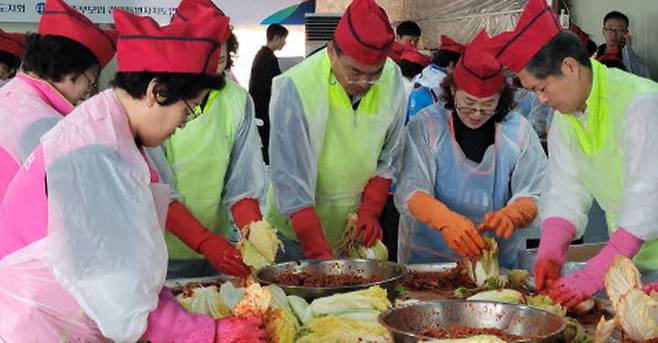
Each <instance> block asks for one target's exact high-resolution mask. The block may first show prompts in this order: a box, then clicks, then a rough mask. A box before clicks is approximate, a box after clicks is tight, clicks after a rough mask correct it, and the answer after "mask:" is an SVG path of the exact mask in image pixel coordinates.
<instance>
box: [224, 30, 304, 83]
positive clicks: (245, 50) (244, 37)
mask: <svg viewBox="0 0 658 343" xmlns="http://www.w3.org/2000/svg"><path fill="white" fill-rule="evenodd" d="M286 28H287V29H288V38H287V39H286V46H284V47H283V49H282V50H281V51H277V52H275V54H276V56H277V57H287V56H304V40H305V38H306V35H305V33H304V26H303V25H286ZM266 29H267V26H265V25H240V26H236V27H235V29H234V30H233V32H235V35H236V36H237V37H238V42H239V43H240V47H239V49H238V56H237V58H236V60H235V61H234V66H233V74H234V75H235V76H236V78H237V79H238V82H239V83H240V84H241V85H242V86H243V87H244V88H248V87H249V75H250V74H251V62H253V60H254V56H256V53H257V52H258V50H260V48H261V46H263V45H265V43H267V38H266V35H265V30H266Z"/></svg>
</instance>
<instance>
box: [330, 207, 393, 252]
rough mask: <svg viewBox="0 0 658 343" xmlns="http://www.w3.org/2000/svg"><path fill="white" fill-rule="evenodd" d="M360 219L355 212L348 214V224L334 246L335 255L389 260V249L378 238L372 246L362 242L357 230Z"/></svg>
mask: <svg viewBox="0 0 658 343" xmlns="http://www.w3.org/2000/svg"><path fill="white" fill-rule="evenodd" d="M358 219H359V217H358V215H357V214H355V213H350V214H348V215H347V224H346V225H345V231H343V235H342V236H341V237H340V239H338V242H337V243H336V247H335V248H334V256H336V257H348V258H365V259H370V260H380V261H386V260H388V249H387V248H386V246H385V245H384V243H382V241H380V240H377V241H376V242H375V244H374V245H373V246H371V247H366V246H364V245H362V244H361V237H359V235H358V232H357V230H356V222H357V220H358Z"/></svg>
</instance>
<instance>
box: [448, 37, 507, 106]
mask: <svg viewBox="0 0 658 343" xmlns="http://www.w3.org/2000/svg"><path fill="white" fill-rule="evenodd" d="M489 41H490V38H489V35H488V34H487V32H486V31H485V30H484V29H483V30H482V31H480V33H479V34H478V35H477V36H476V37H475V38H474V39H473V41H471V43H469V44H468V46H467V47H466V50H464V54H463V55H462V57H461V58H460V59H459V61H458V62H457V65H456V66H455V71H454V73H453V75H454V76H453V77H454V78H455V84H456V85H457V87H458V88H459V89H461V90H463V91H465V92H466V93H468V94H470V95H473V96H476V97H480V98H484V97H489V96H492V95H494V94H496V93H499V92H500V91H501V90H502V89H503V87H504V86H505V75H504V74H503V65H502V64H501V63H500V61H498V60H497V59H496V58H495V57H494V56H493V54H492V53H491V51H490V48H491V47H490V46H488V43H489Z"/></svg>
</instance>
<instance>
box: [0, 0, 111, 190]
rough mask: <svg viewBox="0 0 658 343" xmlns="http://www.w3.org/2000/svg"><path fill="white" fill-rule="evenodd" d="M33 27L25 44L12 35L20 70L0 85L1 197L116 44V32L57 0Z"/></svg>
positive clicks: (82, 93)
mask: <svg viewBox="0 0 658 343" xmlns="http://www.w3.org/2000/svg"><path fill="white" fill-rule="evenodd" d="M37 32H38V33H30V34H28V35H27V36H26V37H25V43H24V44H25V48H22V47H20V46H18V44H17V43H16V42H15V41H11V42H12V43H14V48H15V52H16V53H18V52H21V51H22V50H23V49H24V50H25V53H24V59H23V72H24V73H19V74H18V75H17V76H16V77H15V78H14V79H12V80H11V81H10V82H9V83H7V84H6V85H5V86H4V87H2V88H1V89H0V104H2V106H0V121H1V122H2V125H1V126H0V201H1V200H2V198H3V197H4V193H5V192H6V189H7V187H8V185H9V182H10V181H11V179H12V177H13V175H14V174H15V173H16V171H17V170H18V167H19V166H20V165H21V164H22V163H23V162H24V161H25V158H26V157H27V156H28V155H29V154H30V153H31V152H32V150H33V149H34V148H35V147H36V145H37V144H38V142H39V138H40V137H41V136H42V135H43V134H44V133H45V132H46V131H48V130H49V129H50V128H52V127H53V126H54V125H55V124H56V123H57V122H58V121H59V120H61V119H62V118H63V117H64V116H65V115H67V114H68V113H69V112H71V110H73V107H74V105H75V104H77V103H78V101H80V100H81V99H82V98H83V97H85V96H86V95H88V93H89V92H90V91H91V90H92V89H94V88H95V85H96V84H97V83H98V77H99V74H100V70H101V68H103V66H105V65H106V64H107V63H108V62H109V61H110V59H112V56H114V52H115V50H116V49H115V44H116V34H115V33H114V32H111V31H104V30H101V29H100V28H98V27H97V26H96V25H95V24H93V23H92V22H91V21H90V20H89V19H87V18H86V17H85V16H83V15H82V14H80V13H79V12H77V11H76V10H75V9H73V8H71V7H70V6H69V5H67V4H66V3H64V2H63V1H61V0H48V2H47V4H46V8H45V11H44V13H43V15H42V17H41V20H40V21H39V28H38V31H37ZM1 37H4V38H7V36H6V35H2V36H1ZM3 42H8V40H7V39H0V43H3Z"/></svg>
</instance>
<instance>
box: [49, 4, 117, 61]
mask: <svg viewBox="0 0 658 343" xmlns="http://www.w3.org/2000/svg"><path fill="white" fill-rule="evenodd" d="M38 33H39V34H40V35H44V36H45V35H53V36H63V37H66V38H69V39H71V40H74V41H76V42H78V43H80V44H82V45H84V46H85V47H86V48H87V49H89V50H90V51H91V52H92V53H93V54H94V56H96V59H97V60H98V63H99V64H100V65H101V67H104V66H106V65H107V64H108V63H109V62H110V60H111V59H112V56H114V53H115V52H116V42H117V32H116V31H114V30H103V29H101V28H100V27H98V25H96V24H94V23H93V22H92V21H91V20H89V18H87V17H85V16H84V15H82V13H80V12H78V11H76V10H75V9H74V8H73V7H71V6H69V5H67V4H66V3H65V2H64V1H62V0H48V1H46V8H45V10H44V11H43V13H41V20H39V29H38Z"/></svg>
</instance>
